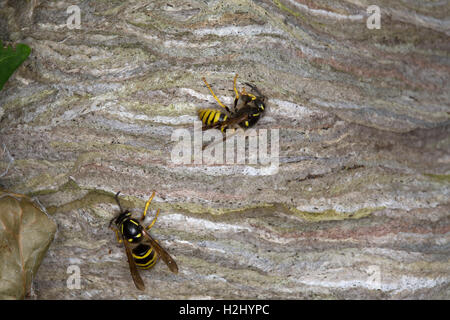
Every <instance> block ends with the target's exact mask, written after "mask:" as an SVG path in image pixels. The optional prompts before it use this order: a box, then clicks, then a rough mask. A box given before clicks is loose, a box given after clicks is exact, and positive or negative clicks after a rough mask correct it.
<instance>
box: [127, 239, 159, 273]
mask: <svg viewBox="0 0 450 320" xmlns="http://www.w3.org/2000/svg"><path fill="white" fill-rule="evenodd" d="M132 254H133V259H134V262H136V265H137V266H138V267H139V268H141V269H150V268H151V267H153V266H154V265H155V263H156V261H157V260H158V255H157V254H156V252H155V250H153V248H152V247H151V246H149V245H146V244H142V243H141V244H139V245H138V246H136V247H135V248H134V249H133V251H132Z"/></svg>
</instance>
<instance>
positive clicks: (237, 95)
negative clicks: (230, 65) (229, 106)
mask: <svg viewBox="0 0 450 320" xmlns="http://www.w3.org/2000/svg"><path fill="white" fill-rule="evenodd" d="M237 77H238V74H237V73H236V75H235V76H234V81H233V89H234V93H235V94H236V100H237V99H239V92H238V90H237V89H236V80H237Z"/></svg>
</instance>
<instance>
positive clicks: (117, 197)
mask: <svg viewBox="0 0 450 320" xmlns="http://www.w3.org/2000/svg"><path fill="white" fill-rule="evenodd" d="M119 193H120V191H119V192H117V193H116V195H115V196H114V198H115V199H116V202H117V205H118V206H119V208H120V213H123V209H122V206H121V205H120V201H119Z"/></svg>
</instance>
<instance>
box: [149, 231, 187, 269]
mask: <svg viewBox="0 0 450 320" xmlns="http://www.w3.org/2000/svg"><path fill="white" fill-rule="evenodd" d="M142 233H143V234H144V235H145V236H146V237H147V240H148V242H149V243H150V245H151V246H152V247H153V249H155V251H156V252H157V253H158V254H159V256H160V257H161V259H162V260H163V261H164V263H165V264H166V265H167V266H168V267H169V269H170V271H172V272H173V273H178V266H177V263H176V262H175V260H173V259H172V257H171V256H170V254H168V253H167V251H166V250H164V249H163V247H161V246H160V245H159V243H158V242H157V241H156V240H155V239H153V238H152V236H151V235H150V234H149V233H148V232H147V230H145V229H142Z"/></svg>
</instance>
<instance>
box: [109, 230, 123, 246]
mask: <svg viewBox="0 0 450 320" xmlns="http://www.w3.org/2000/svg"><path fill="white" fill-rule="evenodd" d="M111 229H112V230H114V232H115V233H116V237H117V242H118V243H122V238H121V237H119V230H117V229H113V228H111Z"/></svg>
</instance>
